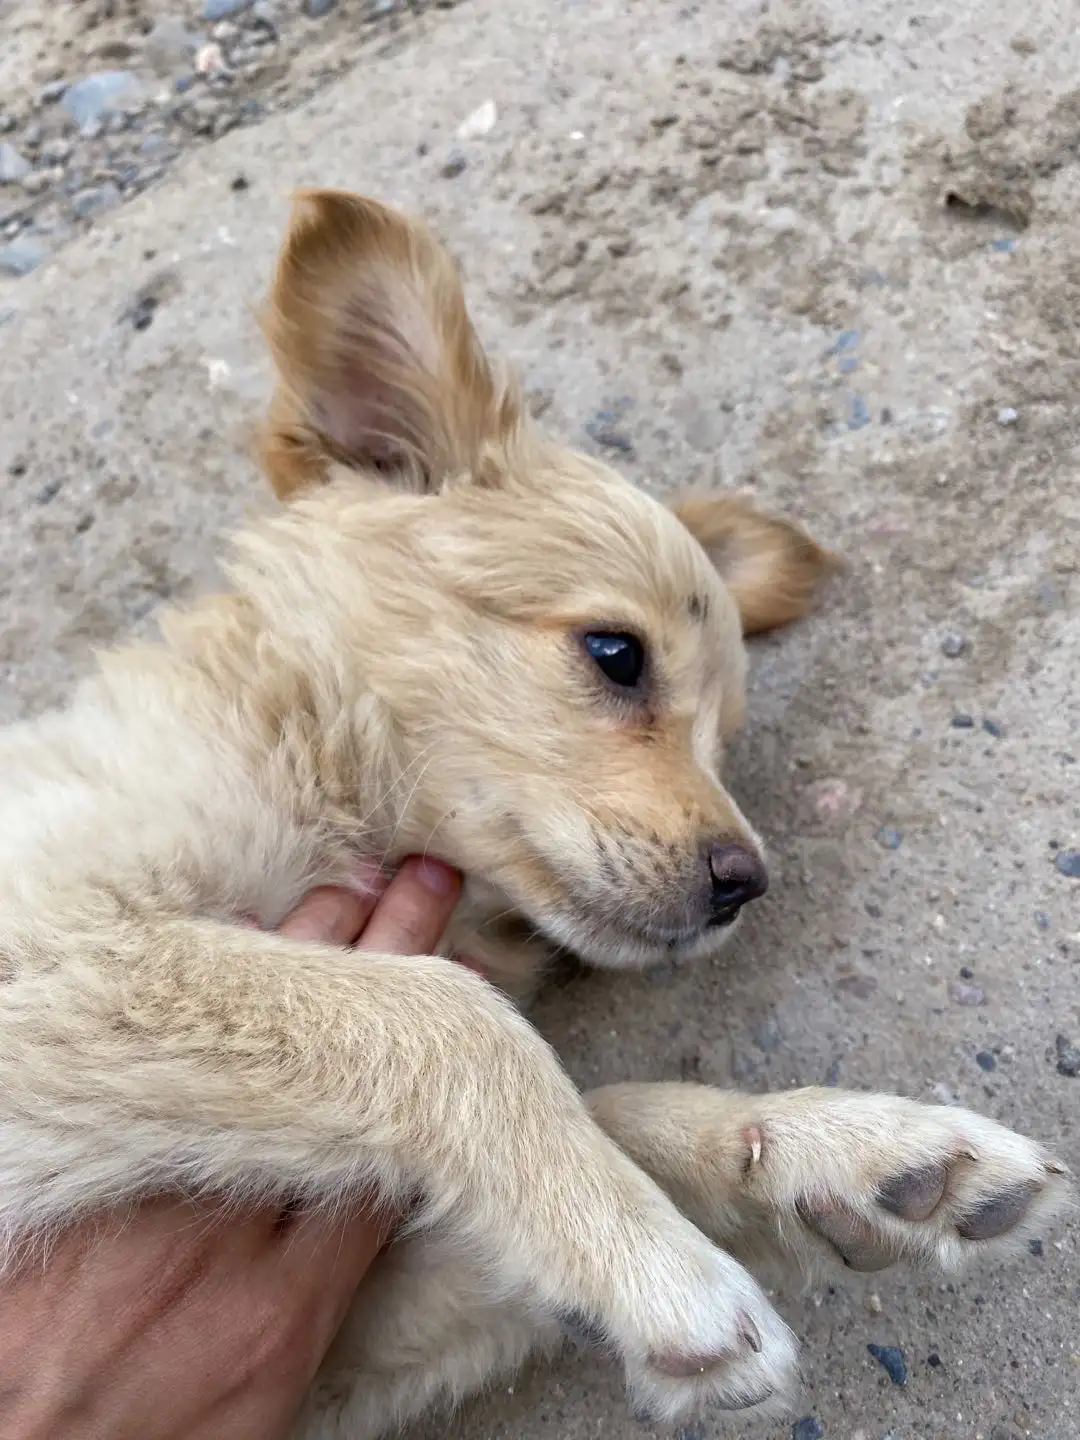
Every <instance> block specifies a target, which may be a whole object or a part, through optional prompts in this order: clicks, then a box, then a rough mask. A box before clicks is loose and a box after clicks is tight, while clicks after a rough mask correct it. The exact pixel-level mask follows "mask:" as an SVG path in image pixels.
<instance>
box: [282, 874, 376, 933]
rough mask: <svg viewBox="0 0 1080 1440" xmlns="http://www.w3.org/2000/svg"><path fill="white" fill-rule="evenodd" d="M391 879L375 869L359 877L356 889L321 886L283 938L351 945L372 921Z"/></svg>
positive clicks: (291, 917) (296, 914) (287, 924)
mask: <svg viewBox="0 0 1080 1440" xmlns="http://www.w3.org/2000/svg"><path fill="white" fill-rule="evenodd" d="M388 879H389V877H387V876H384V875H383V874H382V873H381V872H380V871H378V870H376V869H374V867H372V868H370V869H365V870H364V871H363V873H361V874H358V877H357V884H356V886H355V888H351V887H350V888H349V889H346V888H344V887H337V886H329V885H320V886H319V887H318V889H316V890H312V891H311V892H310V894H308V895H305V897H304V898H303V900H301V902H300V904H299V905H298V906H297V907H296V909H295V910H294V911H293V912H292V913H291V914H290V915H289V916H288V917H287V918H286V919H285V920H284V921H283V922H282V925H281V934H282V935H284V936H286V938H287V939H289V940H315V941H320V942H321V943H322V944H324V945H351V944H352V943H353V941H354V940H355V939H356V937H357V936H358V935H359V934H360V932H361V931H362V930H363V928H364V926H365V925H366V924H367V923H368V921H369V920H370V919H371V916H372V914H373V913H374V910H375V906H376V905H377V903H378V900H379V896H380V895H381V894H382V893H383V892H384V891H385V889H386V886H387V883H388Z"/></svg>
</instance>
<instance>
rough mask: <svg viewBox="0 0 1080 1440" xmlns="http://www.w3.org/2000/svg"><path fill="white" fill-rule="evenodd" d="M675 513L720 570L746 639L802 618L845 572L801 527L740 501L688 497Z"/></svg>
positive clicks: (720, 496) (721, 497)
mask: <svg viewBox="0 0 1080 1440" xmlns="http://www.w3.org/2000/svg"><path fill="white" fill-rule="evenodd" d="M672 509H673V510H674V512H675V514H676V515H677V516H678V517H679V519H680V520H681V521H682V523H683V524H684V525H685V526H686V528H687V529H688V530H689V531H690V533H691V534H692V535H693V536H694V538H695V539H696V540H697V541H698V543H699V544H700V545H701V547H702V548H703V549H704V551H705V553H706V554H707V555H708V556H709V559H710V560H711V561H712V562H713V564H714V565H715V566H716V568H717V570H718V571H719V572H720V576H721V578H722V579H723V581H724V583H725V584H726V585H727V587H728V589H729V590H730V592H731V594H732V597H733V598H734V600H735V603H736V605H737V606H738V607H739V613H740V615H741V616H742V622H743V632H744V634H746V635H756V634H758V633H760V632H761V631H763V630H775V629H776V628H777V627H778V626H780V625H787V624H790V622H791V621H793V620H798V619H799V618H800V617H801V616H803V615H805V614H806V612H807V611H808V610H809V609H810V607H811V605H812V604H813V601H814V599H815V597H816V595H817V592H818V590H819V589H820V587H821V585H822V583H823V581H824V580H825V578H826V576H828V575H829V574H831V573H832V572H834V571H836V570H838V569H840V568H841V567H840V561H839V560H838V558H837V557H836V556H835V555H832V554H830V553H829V551H827V550H823V549H822V547H821V546H820V545H818V544H817V543H816V542H815V541H814V540H812V539H811V538H810V536H809V535H807V533H806V532H805V531H804V530H802V529H800V528H799V526H798V525H795V524H794V523H793V522H792V521H790V520H781V519H779V518H777V517H776V516H772V515H766V514H763V513H762V512H761V511H759V510H755V509H754V507H753V506H752V505H751V504H750V503H749V502H748V501H746V500H743V499H741V498H739V497H735V496H722V495H701V496H685V497H682V498H681V499H679V500H677V501H675V502H674V504H673V505H672Z"/></svg>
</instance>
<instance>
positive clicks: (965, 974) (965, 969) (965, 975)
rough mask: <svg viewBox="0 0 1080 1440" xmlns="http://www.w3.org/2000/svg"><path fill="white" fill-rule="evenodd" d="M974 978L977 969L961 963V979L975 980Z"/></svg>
mask: <svg viewBox="0 0 1080 1440" xmlns="http://www.w3.org/2000/svg"><path fill="white" fill-rule="evenodd" d="M974 978H975V971H974V970H972V968H971V966H970V965H961V966H960V979H961V980H974Z"/></svg>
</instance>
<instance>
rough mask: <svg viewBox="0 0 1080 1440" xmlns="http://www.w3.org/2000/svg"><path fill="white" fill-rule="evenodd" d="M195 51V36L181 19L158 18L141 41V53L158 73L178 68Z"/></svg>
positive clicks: (163, 73)
mask: <svg viewBox="0 0 1080 1440" xmlns="http://www.w3.org/2000/svg"><path fill="white" fill-rule="evenodd" d="M194 51H195V37H194V36H193V35H192V34H191V33H190V32H189V30H188V28H187V26H186V25H185V24H184V22H183V21H182V20H159V21H158V23H157V24H156V25H155V26H154V28H153V29H152V30H151V31H150V34H149V35H147V37H146V39H145V40H144V41H143V54H144V55H145V56H146V58H147V60H148V61H149V62H150V64H151V66H152V67H153V69H154V71H155V73H156V74H158V75H171V74H172V73H173V72H174V71H176V70H179V69H180V67H181V66H182V65H183V64H184V62H185V61H186V60H187V59H188V57H189V56H190V55H192V54H193V53H194Z"/></svg>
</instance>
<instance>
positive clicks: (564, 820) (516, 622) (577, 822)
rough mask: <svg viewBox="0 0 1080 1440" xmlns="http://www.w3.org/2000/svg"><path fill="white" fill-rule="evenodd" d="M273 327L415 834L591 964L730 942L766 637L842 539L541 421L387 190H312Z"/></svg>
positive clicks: (301, 497) (749, 879) (328, 598)
mask: <svg viewBox="0 0 1080 1440" xmlns="http://www.w3.org/2000/svg"><path fill="white" fill-rule="evenodd" d="M266 328H267V333H268V336H269V339H270V343H271V347H272V350H273V353H274V357H275V360H276V363H277V367H278V374H279V386H278V390H277V394H276V396H275V399H274V402H273V405H272V409H271V414H270V419H269V423H268V426H267V429H266V434H265V438H264V444H263V459H264V463H265V467H266V469H267V472H268V474H269V476H270V479H271V481H272V483H273V486H274V488H275V490H276V491H277V493H278V495H279V496H280V497H282V498H283V499H287V500H289V501H290V502H292V503H291V510H292V513H293V514H294V515H300V516H301V517H303V516H305V515H306V516H307V517H308V519H309V520H310V521H312V522H315V521H318V522H319V523H321V524H322V525H323V526H324V530H325V529H326V528H327V527H329V529H330V530H332V532H333V538H332V540H330V539H324V541H323V542H320V546H319V547H318V549H317V555H318V562H317V568H316V567H315V566H311V567H309V570H308V576H309V582H308V583H309V585H310V588H311V589H312V590H313V591H317V592H318V596H317V603H318V605H319V606H320V607H321V609H322V610H323V611H324V612H332V614H333V616H334V621H333V624H334V627H335V631H336V633H340V635H341V636H342V641H341V643H342V647H343V648H342V658H341V664H349V663H356V664H357V665H362V667H363V671H364V681H365V684H366V685H370V687H371V690H372V692H373V693H374V694H375V695H377V696H378V697H379V700H380V702H381V703H382V704H383V705H384V706H385V707H386V708H387V710H388V711H389V713H390V715H391V716H392V723H393V726H394V729H395V733H396V735H397V736H398V739H399V744H400V746H401V748H402V750H403V752H404V754H405V755H406V756H408V757H409V759H408V767H409V771H410V773H406V774H403V776H402V779H401V787H400V789H401V801H402V814H401V816H400V821H399V823H400V829H401V834H403V835H407V836H408V837H409V839H410V841H411V842H412V843H420V844H423V845H426V846H427V847H428V848H430V849H431V851H432V852H433V853H437V854H439V855H441V856H443V857H444V858H445V859H447V860H449V861H450V862H452V863H454V864H456V865H459V866H461V867H462V868H463V869H465V870H466V871H467V872H469V873H470V874H471V875H473V876H475V877H476V878H477V879H478V880H482V881H486V882H488V883H489V884H491V885H493V886H495V887H496V888H497V889H498V890H499V891H501V892H502V893H503V894H504V895H505V896H506V897H508V899H509V900H510V901H511V902H512V904H513V905H514V906H515V907H516V908H517V909H519V910H520V911H521V912H522V913H523V914H524V915H525V916H526V917H527V918H528V919H529V920H530V921H531V922H532V923H533V924H535V925H536V926H537V927H538V928H539V929H540V930H542V931H543V932H545V933H546V934H547V935H548V936H549V937H551V938H552V939H553V940H555V941H556V942H558V943H560V944H563V945H566V946H568V947H569V948H571V949H572V950H574V951H575V952H576V953H578V954H579V955H581V956H582V957H584V958H585V959H587V960H590V961H592V962H593V963H597V964H605V965H615V966H618V965H640V964H647V963H650V962H653V961H656V960H659V959H663V958H666V957H669V956H671V955H672V954H705V953H708V952H709V951H710V950H712V949H715V948H716V947H717V945H718V944H719V943H720V942H721V941H722V940H723V938H724V937H725V936H726V934H728V933H729V932H730V929H731V926H732V924H733V923H734V921H735V919H736V918H737V916H738V914H739V912H740V909H741V907H742V906H743V905H744V904H745V903H746V902H748V901H750V900H753V899H754V898H756V897H757V896H759V895H761V894H763V893H764V890H765V887H766V872H765V865H764V861H763V857H762V853H761V845H760V842H759V840H758V839H757V837H756V836H755V834H754V831H753V830H752V828H751V826H750V824H749V822H748V821H747V819H746V818H745V817H744V816H743V814H742V812H741V811H740V810H739V808H738V806H737V805H736V804H735V802H734V800H733V799H732V797H731V795H730V794H729V793H728V791H727V790H726V788H725V786H724V783H723V781H722V779H721V758H722V749H723V744H724V742H725V740H726V739H727V738H728V737H729V736H730V735H731V734H732V733H733V732H734V730H735V729H736V728H737V727H738V725H739V723H740V721H741V718H742V713H743V692H744V677H745V671H746V656H745V651H744V646H743V636H744V634H745V633H749V632H752V631H756V630H764V629H768V628H770V627H772V626H775V625H779V624H783V623H785V622H787V621H789V620H793V619H795V618H796V617H797V616H799V615H801V614H802V613H803V612H804V611H805V610H806V609H807V607H808V606H809V603H810V601H811V597H812V594H813V592H814V589H815V587H816V585H817V583H818V581H819V579H820V578H821V575H822V573H823V571H824V570H825V569H826V568H827V566H828V563H829V562H828V557H827V556H826V555H825V554H824V552H823V551H821V550H820V549H819V548H818V547H817V546H816V545H815V544H814V542H813V541H812V540H810V539H809V538H808V537H807V536H806V535H804V534H803V533H802V531H800V530H798V529H797V528H796V527H795V526H793V525H791V524H788V523H786V522H784V521H781V520H776V519H772V518H770V517H767V516H764V515H761V514H759V513H757V512H756V511H754V510H752V509H751V508H750V507H749V506H748V505H747V504H745V503H744V502H742V501H738V500H734V499H730V498H719V497H700V498H697V499H694V500H687V501H685V502H683V503H681V504H676V505H675V506H673V507H671V508H667V507H665V506H664V505H661V504H659V503H658V502H657V501H655V500H653V499H651V498H649V497H648V496H646V495H644V494H642V493H641V492H640V491H637V490H636V489H634V488H633V487H632V486H631V485H630V484H628V483H627V482H626V481H625V480H623V479H621V478H620V477H619V476H618V475H617V474H615V473H614V472H612V471H611V470H609V469H608V468H606V467H605V466H603V465H601V464H599V463H597V462H596V461H594V460H591V459H588V458H586V457H584V456H581V455H577V454H574V453H571V452H569V451H566V450H563V449H559V448H556V447H553V446H551V445H549V444H547V443H545V442H543V441H541V440H540V439H539V438H538V437H537V436H535V435H534V434H533V433H532V432H531V430H530V428H529V426H528V424H527V421H526V418H525V416H524V414H523V411H522V408H521V405H520V402H519V398H518V395H517V392H516V390H515V388H514V387H513V386H512V385H509V384H507V383H504V382H501V381H500V380H499V379H498V378H497V377H496V375H495V374H494V372H493V370H492V367H491V365H490V364H489V362H488V360H487V359H486V357H485V355H484V353H483V351H482V349H481V347H480V345H479V343H478V341H477V338H476V335H475V332H474V331H473V328H472V325H471V323H470V320H469V317H468V314H467V311H466V308H465V303H464V298H463V295H462V290H461V285H460V283H459V280H458V277H457V273H456V271H455V268H454V266H453V264H452V263H451V261H450V259H449V258H448V256H447V255H446V254H445V252H444V251H443V250H442V249H441V248H440V247H439V245H438V244H437V243H436V242H435V241H434V239H433V238H432V237H431V236H430V234H429V233H428V232H427V231H426V230H425V229H424V228H423V227H421V226H420V225H418V224H415V223H413V222H411V221H409V220H406V219H405V218H404V217H402V216H401V215H398V214H397V213H395V212H393V211H390V210H387V209H385V208H384V207H382V206H380V205H377V204H375V203H373V202H371V201H368V200H363V199H360V198H358V197H355V196H351V195H347V194H342V193H337V192H315V193H306V194H304V195H302V196H301V197H300V198H299V200H298V202H297V206H296V210H295V213H294V217H293V222H292V226H291V230H290V233H289V235H288V237H287V240H286V243H285V246H284V249H283V252H282V255H281V257H280V261H279V265H278V270H277V274H276V277H275V282H274V286H273V291H272V295H271V301H270V306H269V309H268V315H267V326H266ZM311 554H312V552H311V550H310V549H309V551H308V555H309V558H310V556H311ZM313 603H316V600H315V598H313ZM346 635H347V636H348V640H347V642H346V639H345V637H346ZM346 657H348V658H346Z"/></svg>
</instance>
